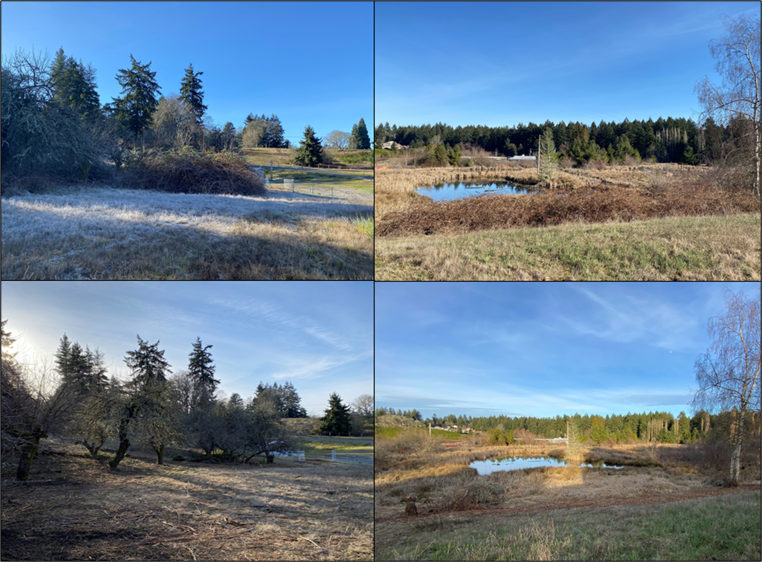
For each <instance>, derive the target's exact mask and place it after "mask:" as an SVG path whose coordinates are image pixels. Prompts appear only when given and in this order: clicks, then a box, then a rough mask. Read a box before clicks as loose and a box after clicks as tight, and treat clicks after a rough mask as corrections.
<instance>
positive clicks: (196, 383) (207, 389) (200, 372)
mask: <svg viewBox="0 0 762 562" xmlns="http://www.w3.org/2000/svg"><path fill="white" fill-rule="evenodd" d="M211 348H212V346H211V345H207V346H204V345H203V344H202V343H201V338H199V337H196V341H195V343H194V344H193V351H191V353H190V362H189V364H188V373H189V374H190V376H191V378H192V380H193V402H194V404H193V407H195V408H201V409H204V408H206V407H208V406H209V405H210V404H212V402H214V400H215V399H216V396H215V395H214V391H215V390H216V389H217V385H218V384H219V383H220V381H218V380H217V379H215V378H214V371H215V369H216V367H215V365H213V364H212V354H211V353H209V350H210V349H211Z"/></svg>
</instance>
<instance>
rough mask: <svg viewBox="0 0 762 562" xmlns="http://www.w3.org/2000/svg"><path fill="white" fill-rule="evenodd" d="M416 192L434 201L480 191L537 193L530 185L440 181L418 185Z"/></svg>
mask: <svg viewBox="0 0 762 562" xmlns="http://www.w3.org/2000/svg"><path fill="white" fill-rule="evenodd" d="M415 192H416V193H420V194H421V195H426V196H427V197H431V198H432V199H433V200H434V201H452V200H453V199H461V198H463V197H471V196H473V195H481V194H482V193H503V194H508V195H529V194H532V193H537V192H536V191H535V190H533V189H532V188H531V187H522V186H520V185H514V184H512V183H507V182H494V183H442V184H439V185H435V186H433V187H419V188H418V189H416V190H415Z"/></svg>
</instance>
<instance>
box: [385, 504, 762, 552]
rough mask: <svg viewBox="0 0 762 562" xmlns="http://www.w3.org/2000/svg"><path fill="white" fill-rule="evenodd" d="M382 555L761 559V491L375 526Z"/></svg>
mask: <svg viewBox="0 0 762 562" xmlns="http://www.w3.org/2000/svg"><path fill="white" fill-rule="evenodd" d="M376 559H377V560H759V559H760V493H759V491H754V492H750V491H745V492H739V493H729V494H725V495H719V496H710V497H706V498H696V499H689V500H683V501H677V502H668V503H656V504H649V505H623V506H612V507H606V508H593V509H586V508H577V509H569V510H555V511H550V512H545V513H543V514H541V515H537V514H533V515H513V516H501V515H494V516H490V515H487V514H484V515H483V516H478V517H473V516H471V517H469V516H463V517H456V518H450V519H443V518H441V517H440V518H432V519H427V520H421V521H415V522H409V521H404V522H395V523H390V524H389V525H386V526H381V527H377V528H376Z"/></svg>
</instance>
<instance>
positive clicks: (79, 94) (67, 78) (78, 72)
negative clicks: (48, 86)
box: [50, 47, 100, 119]
mask: <svg viewBox="0 0 762 562" xmlns="http://www.w3.org/2000/svg"><path fill="white" fill-rule="evenodd" d="M50 78H51V82H52V85H53V100H55V101H56V102H58V103H60V104H61V105H63V106H65V107H68V108H71V109H73V110H75V111H76V112H77V113H78V114H79V115H80V117H82V118H85V119H91V118H95V117H97V116H98V115H99V113H100V98H99V97H98V91H97V89H96V83H95V70H94V69H93V68H92V66H88V67H85V66H84V64H82V62H81V61H80V62H77V61H75V60H74V58H73V57H67V56H65V55H64V50H63V47H62V48H60V49H59V50H58V52H56V58H55V60H54V61H53V63H52V65H51V68H50Z"/></svg>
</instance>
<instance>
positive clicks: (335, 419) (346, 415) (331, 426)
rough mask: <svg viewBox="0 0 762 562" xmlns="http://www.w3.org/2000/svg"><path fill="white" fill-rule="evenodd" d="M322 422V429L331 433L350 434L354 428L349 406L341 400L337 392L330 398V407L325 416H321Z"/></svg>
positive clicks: (323, 431)
mask: <svg viewBox="0 0 762 562" xmlns="http://www.w3.org/2000/svg"><path fill="white" fill-rule="evenodd" d="M320 419H321V420H322V422H323V423H322V424H321V426H320V431H321V432H322V433H330V434H331V435H349V432H350V431H351V430H352V418H351V416H350V409H349V406H346V405H344V404H343V403H342V402H341V398H340V397H339V395H338V394H336V393H335V392H334V393H333V394H331V396H330V398H329V399H328V409H327V410H325V416H323V417H322V418H320Z"/></svg>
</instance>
